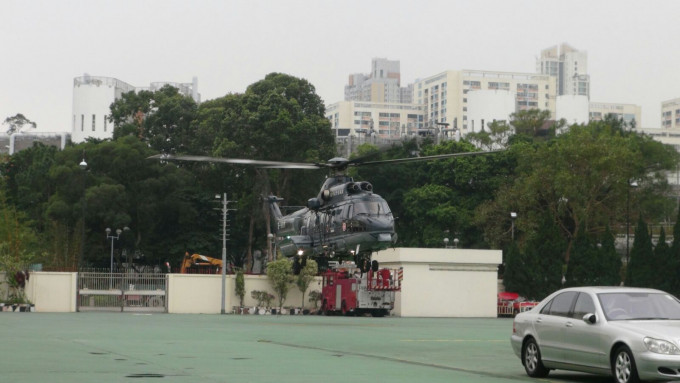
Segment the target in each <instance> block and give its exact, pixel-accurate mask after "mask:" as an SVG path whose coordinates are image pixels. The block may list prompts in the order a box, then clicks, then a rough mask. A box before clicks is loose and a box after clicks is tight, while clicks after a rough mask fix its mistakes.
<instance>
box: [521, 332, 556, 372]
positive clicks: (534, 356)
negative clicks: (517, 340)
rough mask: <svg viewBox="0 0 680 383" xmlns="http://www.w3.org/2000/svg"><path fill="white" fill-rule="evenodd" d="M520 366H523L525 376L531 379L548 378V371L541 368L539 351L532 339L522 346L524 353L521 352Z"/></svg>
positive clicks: (543, 367)
mask: <svg viewBox="0 0 680 383" xmlns="http://www.w3.org/2000/svg"><path fill="white" fill-rule="evenodd" d="M522 364H524V369H525V370H526V372H527V375H529V376H531V377H532V378H543V377H546V376H548V373H549V372H550V370H548V369H547V368H545V366H543V362H542V361H541V350H540V349H539V348H538V344H536V340H534V338H529V340H527V342H526V343H525V344H524V352H522Z"/></svg>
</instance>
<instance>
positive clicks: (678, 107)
mask: <svg viewBox="0 0 680 383" xmlns="http://www.w3.org/2000/svg"><path fill="white" fill-rule="evenodd" d="M661 128H662V129H676V128H680V98H674V99H672V100H668V101H663V102H662V103H661Z"/></svg>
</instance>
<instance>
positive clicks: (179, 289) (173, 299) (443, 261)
mask: <svg viewBox="0 0 680 383" xmlns="http://www.w3.org/2000/svg"><path fill="white" fill-rule="evenodd" d="M373 259H375V260H377V261H379V262H380V265H381V267H389V268H399V267H403V278H404V279H403V281H402V289H401V292H398V293H397V296H396V297H397V300H396V302H395V308H394V310H393V312H392V313H393V315H396V316H404V317H495V316H496V295H497V292H498V290H499V286H498V280H497V268H498V265H499V264H500V263H501V262H502V253H501V251H500V250H468V249H413V248H397V249H388V250H384V251H381V252H378V253H375V254H373ZM1 277H2V274H0V278H1ZM221 286H222V277H221V275H198V274H170V275H169V276H168V292H167V293H168V295H167V303H168V312H169V313H193V314H199V313H200V314H219V313H220V311H221V293H220V289H221ZM234 290H235V277H234V275H227V279H226V291H225V310H226V312H229V313H230V312H232V309H233V307H234V306H238V305H239V299H238V297H237V296H236V294H235V292H234ZM245 290H246V294H245V297H244V306H246V307H253V306H255V305H256V304H257V302H256V301H255V300H254V299H253V298H252V297H251V292H252V291H255V290H259V291H268V292H269V293H271V294H272V295H274V296H275V297H276V294H275V293H274V292H273V290H272V288H271V286H270V284H269V281H268V280H267V277H266V276H264V275H246V276H245ZM315 290H317V291H321V278H320V277H317V278H316V279H315V280H314V281H312V283H311V285H310V287H309V289H308V290H307V292H306V293H305V302H304V307H306V308H313V307H314V305H313V303H310V302H309V293H310V292H311V291H315ZM76 295H77V274H76V273H57V272H32V273H31V276H30V279H29V281H28V284H27V286H26V297H27V298H28V299H29V300H30V301H31V302H32V303H33V304H35V310H36V311H38V312H75V310H76ZM276 299H277V298H275V301H273V302H272V306H273V307H276V306H278V301H277V300H276ZM302 303H303V302H302V293H301V292H300V291H299V290H298V288H297V287H296V286H294V285H291V286H290V289H289V291H288V296H287V299H286V301H285V302H284V304H283V306H284V307H300V306H301V304H302Z"/></svg>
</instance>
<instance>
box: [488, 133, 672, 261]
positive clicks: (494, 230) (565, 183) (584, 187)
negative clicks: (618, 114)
mask: <svg viewBox="0 0 680 383" xmlns="http://www.w3.org/2000/svg"><path fill="white" fill-rule="evenodd" d="M650 141H651V139H650V138H647V137H644V136H640V135H637V134H634V133H630V134H629V133H627V134H622V132H621V131H619V130H617V129H616V128H615V127H611V126H606V125H603V124H600V123H591V124H590V125H589V126H572V127H571V128H570V129H569V131H567V132H566V133H564V134H561V135H559V136H557V137H556V138H554V139H552V140H550V141H546V142H532V143H528V142H520V143H518V144H516V145H513V146H511V148H510V153H511V155H513V156H515V158H516V159H517V164H518V166H517V173H518V175H517V177H515V178H514V179H513V182H512V184H510V185H507V186H504V187H502V188H501V189H500V190H499V192H498V194H497V195H496V198H495V200H494V202H492V203H491V204H490V205H489V206H484V207H482V208H480V210H478V217H477V218H478V220H477V222H479V223H480V224H481V225H483V227H485V233H486V235H487V237H488V238H489V240H490V242H491V243H498V242H502V241H503V238H499V237H500V236H501V235H502V233H503V232H504V230H502V229H501V228H499V226H501V227H507V226H506V225H507V219H499V218H501V217H505V216H506V215H507V214H508V212H510V211H515V212H518V213H519V216H520V217H521V219H519V220H518V222H517V224H518V225H522V226H523V228H524V230H525V232H532V231H534V230H536V229H537V227H538V225H539V222H540V221H541V218H540V217H542V216H544V215H546V216H549V217H550V219H551V221H552V222H555V223H556V224H557V225H558V227H559V228H560V230H561V232H562V235H563V237H564V238H565V239H566V240H567V241H568V242H567V244H568V247H567V250H566V252H565V253H564V263H565V264H569V258H570V255H571V249H572V247H573V246H574V243H575V242H574V241H576V240H577V239H578V238H579V236H580V235H581V234H594V235H599V234H601V233H602V232H603V231H604V230H605V228H606V226H607V225H609V224H610V223H612V222H614V223H617V224H618V223H622V222H625V213H624V210H623V209H625V206H626V198H627V196H628V192H629V181H630V180H631V179H637V180H640V181H639V183H640V184H641V185H642V187H641V188H644V189H645V193H637V194H644V195H645V196H647V195H650V196H660V195H662V193H663V191H664V190H665V188H666V187H667V183H666V181H665V180H663V179H662V177H661V176H660V175H661V174H662V173H663V172H662V170H663V169H672V168H673V167H672V166H674V165H672V164H673V163H674V162H675V161H677V158H678V155H677V153H672V152H670V151H669V150H667V148H666V147H665V146H664V145H663V144H661V143H658V142H656V143H653V142H650ZM657 174H658V175H659V176H657ZM645 198H651V197H645ZM622 206H623V208H622ZM648 211H649V210H648ZM582 230H583V231H584V232H582Z"/></svg>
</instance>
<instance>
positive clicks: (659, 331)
mask: <svg viewBox="0 0 680 383" xmlns="http://www.w3.org/2000/svg"><path fill="white" fill-rule="evenodd" d="M609 325H611V326H612V327H618V328H621V329H623V330H626V331H629V332H632V333H636V334H639V335H641V336H643V337H644V336H650V337H653V338H659V339H666V340H673V341H675V342H676V343H679V344H680V321H678V320H622V321H612V322H609Z"/></svg>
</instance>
